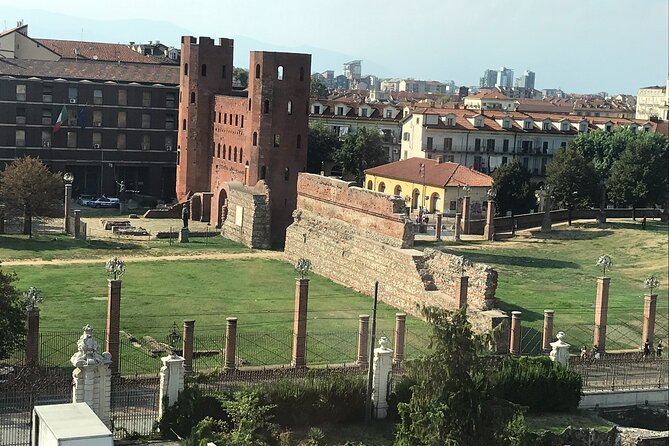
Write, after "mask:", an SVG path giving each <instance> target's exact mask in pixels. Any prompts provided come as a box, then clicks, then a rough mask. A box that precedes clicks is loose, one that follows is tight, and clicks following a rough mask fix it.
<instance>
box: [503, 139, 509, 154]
mask: <svg viewBox="0 0 669 446" xmlns="http://www.w3.org/2000/svg"><path fill="white" fill-rule="evenodd" d="M508 151H509V140H508V139H505V140H504V141H502V152H508Z"/></svg>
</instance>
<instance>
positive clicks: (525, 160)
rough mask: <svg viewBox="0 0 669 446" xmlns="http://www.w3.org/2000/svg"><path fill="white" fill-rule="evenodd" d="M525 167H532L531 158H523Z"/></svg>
mask: <svg viewBox="0 0 669 446" xmlns="http://www.w3.org/2000/svg"><path fill="white" fill-rule="evenodd" d="M523 167H524V168H525V169H528V168H529V167H530V159H529V158H523Z"/></svg>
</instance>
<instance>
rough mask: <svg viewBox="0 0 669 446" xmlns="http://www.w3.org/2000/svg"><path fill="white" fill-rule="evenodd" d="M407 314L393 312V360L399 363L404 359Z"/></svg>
mask: <svg viewBox="0 0 669 446" xmlns="http://www.w3.org/2000/svg"><path fill="white" fill-rule="evenodd" d="M406 332H407V315H406V314H405V313H395V357H394V358H393V362H394V363H395V364H401V363H402V361H404V349H405V346H406Z"/></svg>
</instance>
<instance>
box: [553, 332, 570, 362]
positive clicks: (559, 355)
mask: <svg viewBox="0 0 669 446" xmlns="http://www.w3.org/2000/svg"><path fill="white" fill-rule="evenodd" d="M564 338H565V334H564V333H563V332H559V333H558V334H557V341H555V342H551V348H552V350H551V353H550V357H551V359H552V360H553V361H554V362H557V363H558V364H560V365H561V366H563V367H569V347H571V345H569V344H567V343H566V342H564Z"/></svg>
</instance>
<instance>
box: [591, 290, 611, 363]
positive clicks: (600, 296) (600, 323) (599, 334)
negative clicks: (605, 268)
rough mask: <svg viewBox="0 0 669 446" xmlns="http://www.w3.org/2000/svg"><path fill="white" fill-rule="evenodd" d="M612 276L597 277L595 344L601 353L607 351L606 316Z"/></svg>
mask: <svg viewBox="0 0 669 446" xmlns="http://www.w3.org/2000/svg"><path fill="white" fill-rule="evenodd" d="M610 282H611V278H610V277H598V278H597V297H596V300H595V336H594V340H593V345H596V346H597V348H598V350H599V352H600V353H604V352H605V351H606V317H607V314H608V311H609V283H610Z"/></svg>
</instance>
